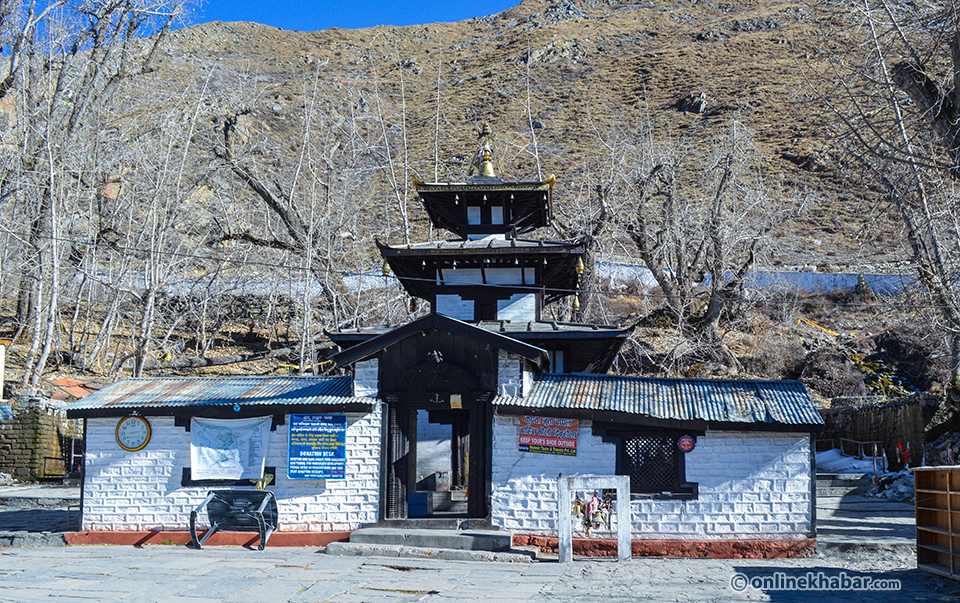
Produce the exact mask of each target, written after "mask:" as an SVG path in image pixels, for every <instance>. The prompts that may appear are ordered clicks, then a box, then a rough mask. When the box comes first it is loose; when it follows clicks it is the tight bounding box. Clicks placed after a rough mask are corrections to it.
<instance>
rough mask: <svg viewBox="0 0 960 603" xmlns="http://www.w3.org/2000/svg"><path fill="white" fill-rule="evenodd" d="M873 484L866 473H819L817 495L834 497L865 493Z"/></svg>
mask: <svg viewBox="0 0 960 603" xmlns="http://www.w3.org/2000/svg"><path fill="white" fill-rule="evenodd" d="M871 486H873V480H872V479H871V478H870V476H868V475H866V474H865V473H818V474H817V496H818V497H826V498H834V497H841V496H848V495H851V494H853V495H856V494H863V493H864V492H866V491H868V490H869V489H870V487H871Z"/></svg>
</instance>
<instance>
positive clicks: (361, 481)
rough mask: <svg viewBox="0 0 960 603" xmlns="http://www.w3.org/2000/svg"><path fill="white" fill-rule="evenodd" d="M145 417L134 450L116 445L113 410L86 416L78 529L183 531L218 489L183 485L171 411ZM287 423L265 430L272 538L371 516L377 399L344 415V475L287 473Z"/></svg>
mask: <svg viewBox="0 0 960 603" xmlns="http://www.w3.org/2000/svg"><path fill="white" fill-rule="evenodd" d="M147 419H148V420H149V421H150V426H151V430H152V435H151V438H150V442H149V444H147V446H146V447H145V448H143V449H142V450H138V451H136V452H128V451H125V450H123V449H121V448H120V446H118V445H117V441H116V437H115V431H116V425H117V421H118V420H119V418H117V417H109V418H96V419H87V429H88V431H89V433H88V434H87V455H86V477H85V482H84V494H83V527H82V530H84V531H90V532H101V531H115V532H125V533H128V534H134V535H135V534H138V533H139V534H140V536H129V538H140V537H142V536H143V534H148V533H152V532H166V531H171V530H173V531H177V530H179V531H183V530H185V529H187V528H188V527H189V519H190V512H191V511H192V510H194V509H195V508H196V507H197V505H199V504H200V503H201V502H202V501H203V499H204V498H205V497H206V496H207V493H208V491H210V490H215V489H217V488H216V487H201V486H191V487H184V486H182V478H183V471H184V469H186V468H189V467H190V462H191V461H190V432H188V431H186V428H185V427H182V426H177V425H176V422H175V419H174V417H147ZM288 428H289V417H287V418H286V419H285V421H284V424H283V425H280V426H278V427H277V428H276V431H274V432H271V434H270V439H269V444H268V446H267V452H266V466H268V467H270V466H272V467H276V482H275V483H272V484H270V486H269V489H270V490H271V491H272V492H273V493H274V494H275V495H276V498H277V506H278V510H279V514H280V525H279V527H278V531H277V532H276V533H275V535H274V536H271V538H270V543H271V544H273V543H274V539H275V538H277V537H278V536H279V535H280V533H281V532H344V531H350V530H355V529H357V528H359V527H360V526H361V525H363V524H365V523H375V522H376V521H377V520H378V514H379V505H378V503H379V496H380V408H379V406H378V407H377V409H376V410H375V411H374V412H372V413H370V414H348V415H347V434H346V454H347V469H346V474H347V478H346V479H339V480H335V479H330V480H291V479H288V478H287V438H288ZM203 527H204V529H205V527H206V524H205V523H204V524H203ZM217 535H218V536H219V533H218V534H217ZM246 537H249V534H247V535H246ZM135 541H136V540H135ZM106 542H109V541H106Z"/></svg>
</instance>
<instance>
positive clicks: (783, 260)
mask: <svg viewBox="0 0 960 603" xmlns="http://www.w3.org/2000/svg"><path fill="white" fill-rule="evenodd" d="M821 8H822V7H821ZM817 10H818V7H817V6H814V5H810V4H807V3H799V2H790V1H786V0H785V1H780V0H764V1H753V2H746V3H739V4H735V5H734V4H729V3H724V2H697V3H687V2H676V3H674V2H643V3H622V2H615V1H601V0H583V1H579V2H573V1H566V0H564V1H547V0H526V1H524V2H522V3H520V4H519V5H517V6H516V7H515V8H513V9H510V10H507V11H504V12H502V13H499V14H496V15H491V16H488V17H484V18H479V19H473V20H470V21H465V22H460V23H438V24H428V25H422V26H411V27H403V28H397V27H377V28H371V29H364V30H355V31H350V30H338V29H331V30H326V31H320V32H289V31H282V30H278V29H274V28H270V27H266V26H260V25H254V24H249V23H210V24H204V25H198V26H193V27H187V28H184V29H181V30H179V31H177V32H175V34H174V35H173V36H172V39H171V42H172V43H171V45H170V46H168V48H167V50H166V52H167V56H166V57H165V59H164V60H163V61H162V62H161V63H160V74H161V76H160V77H161V78H162V84H161V85H162V86H164V87H173V88H174V89H176V88H180V89H182V90H184V91H185V92H186V93H187V94H189V95H190V96H191V97H193V98H199V97H201V96H202V99H203V101H202V102H203V110H204V111H205V112H206V113H207V114H209V115H214V114H216V113H217V112H225V111H229V110H231V107H232V106H234V105H235V104H236V103H237V102H238V101H237V98H238V97H240V96H243V97H244V100H243V101H242V102H244V103H246V104H247V106H249V108H250V109H251V110H252V111H251V113H250V115H249V117H250V120H251V125H252V126H253V127H256V128H262V131H266V132H267V133H268V134H267V136H268V137H269V138H271V139H273V140H279V139H282V140H291V139H292V140H296V139H297V137H298V136H299V132H300V131H301V130H302V124H303V123H304V119H305V113H306V111H305V107H307V106H310V105H311V103H313V102H314V97H313V96H312V93H313V91H314V90H320V93H321V94H322V95H327V96H329V95H342V99H350V100H351V101H353V106H354V108H356V109H357V110H366V111H367V112H368V115H369V117H371V118H376V114H377V113H378V112H379V113H380V114H381V115H383V116H385V122H386V123H385V129H386V130H387V131H388V132H389V135H390V136H391V137H393V139H394V140H399V138H400V137H403V138H405V145H404V147H403V148H401V152H403V153H407V154H408V156H406V157H403V156H394V157H392V159H393V161H394V163H395V166H396V167H398V168H400V167H401V164H402V167H405V168H408V169H409V173H407V174H406V175H407V176H408V177H409V176H410V175H416V176H418V177H419V178H421V179H423V180H427V181H430V180H433V179H434V167H435V166H434V160H433V156H434V144H435V143H436V144H437V145H438V152H437V156H438V157H439V166H438V177H439V179H440V180H445V179H453V180H455V179H459V178H462V177H463V175H464V170H465V168H466V167H467V163H468V162H466V161H465V157H466V156H468V155H469V154H470V153H472V152H473V150H474V142H473V138H474V136H475V132H476V127H478V125H479V124H480V123H481V122H483V121H486V122H489V123H490V124H491V125H492V127H493V128H494V131H495V132H496V133H497V135H498V136H499V137H500V138H501V140H502V142H503V145H502V148H500V149H498V152H499V153H500V155H499V156H498V158H497V159H498V167H499V169H500V171H501V173H503V174H504V176H505V177H507V178H510V179H520V180H522V179H527V178H532V177H536V162H537V160H539V163H540V165H541V168H542V172H543V173H544V174H546V173H555V174H556V175H557V177H558V180H559V183H560V186H559V188H558V190H557V194H556V199H557V204H558V207H559V210H560V214H561V215H563V213H564V209H565V208H566V206H567V205H572V204H574V203H577V202H582V199H583V198H584V197H585V196H587V195H588V194H589V191H590V189H591V188H593V187H594V186H595V185H600V184H603V182H604V178H609V170H607V168H608V167H609V162H610V161H612V160H613V158H612V157H611V153H610V152H609V146H604V145H610V144H611V143H613V142H615V141H617V140H618V139H620V138H629V137H631V136H634V137H636V136H638V135H639V134H638V133H639V132H643V134H644V135H645V136H649V137H650V138H651V139H652V140H654V141H655V142H656V143H658V144H673V145H681V144H686V145H690V146H692V147H695V148H697V149H698V151H699V152H706V151H707V150H708V149H711V148H714V147H715V146H716V145H718V144H722V141H723V139H724V136H726V133H727V132H728V130H729V124H730V121H731V120H733V119H736V120H738V121H740V122H742V123H743V124H744V125H746V126H747V127H748V128H749V129H750V130H752V132H753V133H754V143H755V145H756V147H757V149H758V150H759V152H760V154H761V156H762V158H763V161H762V166H761V169H762V170H763V172H764V174H765V181H766V183H767V185H768V186H769V188H770V194H771V196H772V197H774V198H777V197H780V198H787V197H789V198H792V199H796V198H802V202H801V203H800V206H799V209H797V211H796V212H795V214H794V215H793V218H794V219H793V220H791V221H789V223H787V224H786V225H784V226H783V227H782V228H781V229H780V230H779V231H778V232H776V233H775V236H776V239H777V242H776V244H775V245H774V246H773V247H772V248H773V249H774V250H775V251H774V252H773V253H771V254H770V255H769V256H768V257H765V258H764V260H765V261H766V262H767V263H768V264H769V265H776V266H781V265H782V266H787V267H791V266H801V265H810V264H812V265H820V266H821V269H826V270H833V269H837V268H840V267H847V266H850V267H854V269H857V267H865V268H866V269H868V270H870V269H875V268H876V267H878V266H880V265H881V264H886V265H887V267H889V266H890V263H891V262H896V260H897V256H898V253H899V252H900V244H899V241H898V237H897V234H896V231H895V230H894V227H893V225H891V223H890V222H889V221H888V220H887V219H885V217H884V216H883V215H880V216H877V217H876V221H874V222H870V223H869V224H867V225H866V227H865V225H864V218H865V216H869V215H872V214H874V213H876V212H875V210H874V208H873V203H872V202H871V196H870V194H869V190H867V188H866V186H865V185H864V183H862V182H856V181H854V182H849V181H847V180H845V178H847V177H848V174H844V173H841V172H840V171H839V170H838V169H837V167H838V165H837V161H838V155H837V153H836V152H835V151H834V150H833V147H832V145H833V144H834V142H835V140H834V138H833V134H834V133H835V129H834V125H833V124H831V118H830V116H829V115H827V114H825V113H824V112H823V110H822V108H821V107H820V106H819V104H818V103H817V101H816V95H815V91H814V90H813V89H812V88H811V87H810V84H809V82H807V81H806V80H807V78H809V77H810V73H811V71H812V69H811V65H810V64H807V63H806V62H805V56H811V55H810V53H809V50H810V45H811V43H812V39H813V34H812V32H815V31H817V30H818V29H819V28H823V27H829V21H830V20H831V19H834V18H835V16H834V15H833V14H830V13H826V12H824V13H818V12H817ZM429 20H430V16H429V15H424V21H425V22H429ZM838 31H839V30H838ZM801 53H806V55H802V54H801ZM438 70H439V74H438ZM314 78H316V80H314ZM438 82H439V97H440V98H439V101H440V102H439V104H440V106H439V125H438V124H437V121H438V119H437V118H438V115H437V96H438V94H437V87H438ZM700 94H703V95H704V98H705V99H706V107H705V111H704V112H703V113H698V112H696V111H693V110H688V111H684V110H681V107H682V103H683V99H685V98H688V97H693V98H696V97H698V96H699V95H700ZM528 106H529V112H528V111H527V107H528ZM435 129H436V130H438V131H439V137H437V136H436V133H435ZM531 134H533V135H535V137H536V139H535V141H534V139H533V137H532V136H531ZM718 141H720V142H718ZM534 143H535V144H534ZM397 144H400V142H398V143H397ZM274 148H275V149H276V151H275V152H279V153H281V154H283V155H285V156H286V157H285V159H286V161H287V165H288V166H291V165H295V164H296V153H297V150H298V147H297V145H296V144H292V145H275V147H274ZM404 159H406V161H405V162H404V161H403V160H404ZM605 163H606V165H605ZM381 167H382V166H381ZM220 185H221V186H235V183H231V182H228V181H226V182H221V183H220ZM366 185H367V186H369V187H370V190H369V194H370V195H371V196H377V195H381V194H384V193H383V192H382V191H378V190H377V187H378V185H376V184H369V183H366ZM381 186H382V185H381ZM578 200H579V201H578ZM385 213H387V214H388V215H381V216H380V217H379V219H381V220H386V221H387V222H390V221H391V220H395V219H397V218H396V216H395V215H393V216H391V215H389V213H390V212H385ZM393 213H394V214H395V213H396V212H393ZM411 218H412V219H413V221H414V223H415V224H420V225H421V226H423V225H424V218H425V216H424V214H423V213H422V211H421V210H420V209H419V207H418V206H416V204H411ZM423 236H425V233H423V232H422V231H421V238H422V237H423ZM391 237H396V234H395V233H394V234H389V233H388V238H391Z"/></svg>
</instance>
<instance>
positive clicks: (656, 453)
mask: <svg viewBox="0 0 960 603" xmlns="http://www.w3.org/2000/svg"><path fill="white" fill-rule="evenodd" d="M594 430H595V433H597V434H598V435H600V436H601V437H602V438H603V440H604V441H606V442H610V443H612V444H616V446H617V475H626V476H628V477H629V478H630V493H631V494H634V495H637V496H638V497H644V498H647V497H650V498H667V499H676V498H683V499H689V498H696V497H697V484H695V483H691V482H688V481H687V477H686V463H685V454H684V453H683V451H681V450H680V447H679V440H680V438H681V437H682V436H683V435H694V436H695V435H697V433H696V432H687V431H682V432H681V431H679V430H675V429H644V430H639V429H624V428H623V426H622V425H615V424H610V423H607V424H602V423H599V424H594ZM700 434H702V432H700Z"/></svg>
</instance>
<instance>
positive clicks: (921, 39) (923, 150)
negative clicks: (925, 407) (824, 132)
mask: <svg viewBox="0 0 960 603" xmlns="http://www.w3.org/2000/svg"><path fill="white" fill-rule="evenodd" d="M841 16H842V17H843V18H844V19H845V20H846V21H847V22H849V23H853V24H855V26H856V27H854V28H851V29H850V30H849V31H850V34H849V39H848V40H847V42H848V43H846V44H844V47H845V48H846V49H847V50H843V51H841V47H840V46H839V45H838V44H836V40H835V39H834V35H833V34H829V33H827V32H825V33H824V36H823V38H822V41H821V43H820V44H819V46H818V47H817V48H815V49H813V51H812V52H813V56H814V57H815V58H817V59H821V60H822V61H823V62H824V63H825V64H826V65H828V68H826V69H822V70H820V72H819V73H818V76H819V78H818V79H816V80H815V81H814V85H815V87H816V89H817V90H818V92H819V93H820V96H821V98H822V99H823V100H824V101H825V102H826V103H827V104H828V106H829V107H830V108H831V109H832V110H833V112H834V114H835V115H836V116H837V117H838V118H839V120H840V122H841V124H842V125H843V126H844V129H845V133H844V136H843V138H842V140H841V142H843V143H845V144H844V150H845V151H846V152H848V153H849V155H850V157H851V158H852V160H851V163H852V164H853V165H855V167H856V169H858V170H860V173H861V174H863V175H864V176H867V177H868V178H870V179H872V180H874V181H875V182H876V183H878V184H879V185H880V186H881V187H882V190H884V191H885V199H886V201H887V202H888V203H889V206H891V207H892V208H893V209H894V210H895V212H896V214H897V215H898V216H899V217H900V218H901V219H902V222H903V225H904V227H905V228H904V230H905V232H906V236H907V243H908V251H909V254H910V257H911V259H912V262H913V266H914V269H915V270H916V274H917V276H918V279H919V282H920V283H921V284H922V285H923V288H924V289H925V291H926V293H927V294H928V295H929V299H930V300H931V302H932V303H933V305H934V306H935V307H936V308H937V309H938V310H939V319H940V320H939V323H938V326H939V328H940V329H942V331H943V333H944V334H945V336H946V337H947V339H948V341H949V350H950V352H949V355H950V371H951V377H952V381H953V383H954V385H955V387H960V281H958V279H960V221H958V215H960V190H958V184H960V182H958V179H960V21H958V17H960V15H958V7H957V5H956V3H955V2H952V1H950V2H946V1H934V2H929V3H924V4H904V3H895V4H894V3H890V2H888V1H887V0H861V1H860V2H857V3H855V4H854V5H852V6H850V11H849V12H848V13H846V14H843V15H841Z"/></svg>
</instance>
